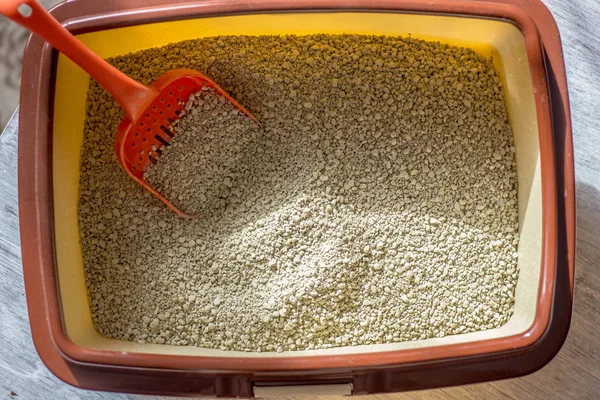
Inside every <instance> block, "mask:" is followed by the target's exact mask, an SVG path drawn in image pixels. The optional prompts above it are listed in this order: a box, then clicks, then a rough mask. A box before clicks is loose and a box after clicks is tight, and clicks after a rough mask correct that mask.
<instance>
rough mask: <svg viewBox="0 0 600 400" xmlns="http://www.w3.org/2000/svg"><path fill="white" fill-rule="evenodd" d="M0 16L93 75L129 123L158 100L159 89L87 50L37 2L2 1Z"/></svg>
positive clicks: (24, 0)
mask: <svg viewBox="0 0 600 400" xmlns="http://www.w3.org/2000/svg"><path fill="white" fill-rule="evenodd" d="M0 14H4V15H5V16H6V17H8V18H9V19H11V20H13V21H14V22H16V23H18V24H19V25H22V26H24V27H25V28H27V29H29V30H30V31H31V32H33V33H35V34H37V35H39V36H41V37H42V38H43V39H45V40H46V41H47V42H48V43H50V44H51V45H52V46H53V47H55V48H56V49H57V50H59V51H60V52H61V53H63V54H64V55H65V56H67V57H68V58H70V59H71V60H72V61H73V62H75V63H76V64H77V65H79V66H80V67H81V68H82V69H83V70H85V71H86V72H87V73H88V74H90V75H91V76H92V78H94V79H95V80H96V81H98V83H99V84H100V85H101V86H102V87H103V88H104V89H106V91H108V92H109V93H110V94H111V95H112V96H113V97H114V98H115V100H116V101H117V102H118V103H119V105H120V106H121V108H123V110H124V111H125V115H126V116H127V118H129V120H131V121H136V120H137V119H138V118H139V117H140V116H141V115H142V113H143V112H144V111H145V110H146V108H147V107H148V106H149V105H150V103H152V101H153V100H154V99H155V98H156V96H158V91H157V90H156V89H154V88H152V87H148V86H145V85H142V84H141V83H139V82H137V81H135V80H133V79H131V78H130V77H128V76H127V75H125V74H124V73H122V72H121V71H119V70H118V69H116V68H115V67H113V66H112V65H110V64H109V63H107V62H106V61H104V60H103V59H102V58H100V57H99V56H98V55H96V54H95V53H94V52H92V51H91V50H90V49H88V48H87V47H86V46H85V45H84V44H83V43H81V42H80V41H79V40H77V39H76V38H75V36H73V35H72V34H71V33H70V32H69V31H68V30H67V29H65V28H64V27H63V26H62V25H61V24H60V23H59V22H58V21H57V20H56V19H54V17H52V16H51V15H50V13H49V12H48V11H46V9H45V8H44V7H43V6H42V5H41V4H40V3H39V2H38V1H37V0H0Z"/></svg>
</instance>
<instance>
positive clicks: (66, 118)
mask: <svg viewBox="0 0 600 400" xmlns="http://www.w3.org/2000/svg"><path fill="white" fill-rule="evenodd" d="M314 33H330V34H341V33H351V34H370V35H390V36H408V35H411V36H412V37H414V38H419V39H425V40H434V41H440V42H442V43H448V44H451V45H456V46H465V47H470V48H472V49H473V50H475V51H477V52H478V53H479V54H482V55H484V56H486V57H489V56H493V58H494V64H495V66H496V68H497V70H498V71H499V72H500V76H501V79H502V83H503V86H504V92H505V96H506V102H507V108H508V113H509V119H510V123H511V126H512V129H513V135H514V140H515V147H516V149H517V151H516V157H517V176H518V185H519V192H518V201H519V225H520V227H519V232H520V235H521V236H520V245H519V260H518V266H519V270H520V273H519V279H518V283H517V287H516V292H515V310H514V314H513V316H512V318H511V319H510V321H509V322H508V323H506V324H505V325H504V326H502V327H500V328H496V329H491V330H487V331H482V332H473V333H467V334H462V335H453V336H447V337H444V338H434V339H426V340H419V341H411V342H402V343H394V344H382V345H366V346H354V347H341V348H334V349H327V350H306V351H289V352H283V353H245V352H235V351H221V350H212V349H203V348H198V347H194V346H171V345H157V344H138V343H135V342H126V341H120V340H114V339H107V338H104V337H103V336H101V335H100V334H99V333H98V332H97V331H96V330H95V329H94V326H93V323H92V317H91V313H90V310H89V306H88V299H87V291H86V287H85V279H84V269H83V262H82V255H81V245H80V239H79V228H78V206H77V205H78V200H79V192H78V191H79V166H80V151H81V147H82V144H83V124H84V119H85V101H86V94H87V89H88V85H89V79H90V78H89V75H87V74H86V73H85V72H84V71H83V70H81V69H80V68H78V67H77V66H76V65H75V64H74V63H72V62H71V61H70V60H68V59H66V58H65V57H64V56H63V55H60V56H59V59H58V67H57V74H56V91H55V100H54V130H53V148H52V151H53V166H52V167H53V170H52V176H53V185H54V221H55V235H56V258H57V265H58V280H59V285H60V296H61V304H62V313H63V319H64V324H65V328H66V332H67V335H68V337H69V338H70V339H71V340H72V341H73V342H74V343H75V344H76V345H79V346H82V347H89V348H95V349H104V350H117V351H128V352H144V353H163V354H182V355H190V356H199V355H211V356H229V357H231V356H237V357H282V356H300V355H302V356H306V355H325V354H349V353H363V352H377V351H390V350H399V349H408V348H417V347H427V346H435V345H442V344H451V343H464V342H473V341H478V340H483V339H491V338H499V337H506V336H511V335H514V334H519V333H523V332H524V331H526V330H527V329H528V328H529V327H530V326H531V324H532V323H533V320H534V316H535V311H536V305H537V304H536V302H537V293H538V289H539V277H540V269H541V264H540V263H541V237H542V200H541V176H540V163H539V141H538V126H537V116H536V109H535V102H534V93H533V86H532V81H531V75H530V70H529V64H528V58H527V53H526V50H525V41H524V38H523V35H522V33H521V31H520V30H519V29H518V28H517V27H516V26H515V25H513V24H511V23H509V22H504V21H498V20H490V19H479V18H467V17H459V16H441V15H421V14H402V13H371V12H369V13H366V12H318V13H277V14H251V15H237V16H221V17H205V18H198V19H191V20H183V21H172V22H162V23H154V24H146V25H138V26H132V27H126V28H118V29H110V30H104V31H100V32H93V33H87V34H83V35H79V36H78V38H79V39H80V40H81V41H82V42H83V43H85V44H86V45H87V46H88V47H90V48H91V49H92V50H93V51H94V52H96V53H97V54H99V55H100V56H101V57H103V58H107V57H113V56H117V55H122V54H125V53H129V52H136V51H140V50H144V49H148V48H151V47H159V46H163V45H166V44H168V43H173V42H178V41H182V40H188V39H197V38H201V37H207V36H219V35H284V34H297V35H306V34H314ZM115 162H116V160H115Z"/></svg>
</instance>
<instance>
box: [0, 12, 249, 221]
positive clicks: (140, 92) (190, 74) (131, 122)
mask: <svg viewBox="0 0 600 400" xmlns="http://www.w3.org/2000/svg"><path fill="white" fill-rule="evenodd" d="M0 13H2V14H4V15H5V16H7V17H8V18H10V19H11V20H13V21H15V22H16V23H18V24H20V25H22V26H24V27H26V28H27V29H29V30H30V31H31V32H33V33H36V34H38V35H39V36H41V37H42V38H44V39H45V40H46V41H47V42H48V43H50V44H51V45H52V46H54V47H55V48H56V49H58V50H59V51H60V52H61V53H63V54H64V55H65V56H67V57H68V58H70V59H71V60H72V61H73V62H75V63H76V64H77V65H79V66H80V67H81V68H83V69H84V70H85V71H86V72H87V73H88V74H90V75H91V76H92V77H93V78H94V79H95V80H96V81H98V83H99V84H100V85H101V86H102V87H103V88H104V89H106V91H108V92H109V93H110V94H111V95H112V96H113V97H114V98H115V100H116V101H117V102H118V103H119V105H120V106H121V108H122V109H123V111H125V118H123V121H122V122H121V124H120V125H119V128H118V131H117V135H116V138H115V150H116V152H117V159H118V160H119V162H120V163H121V166H122V167H123V168H124V169H125V171H127V173H128V174H129V175H130V176H131V177H132V178H133V179H135V180H136V181H137V182H138V183H139V184H140V185H142V186H143V187H145V188H146V189H148V191H150V192H151V193H152V194H153V195H155V196H156V197H158V198H159V199H160V200H161V201H162V202H163V203H165V204H166V205H167V206H168V207H169V208H171V209H172V210H173V211H175V212H176V213H177V214H178V215H180V216H182V217H188V218H193V217H194V215H191V214H186V213H185V212H183V211H181V210H180V209H179V208H177V207H176V206H175V205H174V204H173V203H171V202H170V201H169V200H168V199H166V198H165V197H164V196H163V195H161V194H160V193H159V192H158V191H156V189H154V188H153V187H152V186H150V184H149V183H148V182H147V181H146V180H145V179H144V171H145V170H146V168H148V166H149V165H150V163H156V160H157V158H158V157H159V156H160V154H161V153H162V150H161V149H162V148H163V146H168V145H169V142H170V141H171V139H172V138H173V136H174V132H173V131H171V129H169V128H170V127H171V125H172V123H173V122H174V121H175V120H177V118H179V116H180V115H181V112H182V110H183V108H184V105H185V103H186V102H187V101H188V98H189V96H190V95H191V94H192V93H195V92H197V91H198V90H200V89H201V88H202V87H204V86H208V87H210V88H213V89H214V90H215V91H216V92H217V93H220V94H221V95H223V96H224V97H225V98H227V100H229V101H230V102H231V103H232V104H233V105H234V106H235V107H237V108H238V109H239V110H240V111H242V112H243V113H244V114H246V115H247V116H248V117H249V118H251V119H252V120H253V121H254V122H256V123H257V124H258V121H257V120H256V118H254V116H253V115H252V114H250V112H248V110H246V109H245V108H244V107H242V106H241V105H240V104H238V103H237V102H236V101H235V100H234V99H232V98H231V96H229V95H228V94H227V93H226V92H225V91H224V90H223V89H221V88H220V87H219V86H218V85H217V84H216V83H214V82H213V81H211V80H210V79H209V78H207V77H206V76H204V75H202V74H201V73H199V72H196V71H192V70H189V69H177V70H173V71H169V72H167V73H166V74H164V75H162V76H161V77H160V78H158V79H157V80H156V81H155V82H154V83H152V85H150V86H145V85H143V84H141V83H139V82H137V81H135V80H133V79H131V78H129V77H128V76H127V75H125V74H124V73H122V72H121V71H119V70H117V69H116V68H115V67H113V66H111V65H110V64H108V63H107V62H106V61H104V60H103V59H102V58H100V57H99V56H98V55H96V54H94V53H93V52H92V51H91V50H90V49H88V48H87V47H85V46H84V45H83V43H81V42H80V41H79V40H77V39H76V38H75V37H74V36H73V35H71V33H69V31H67V30H66V29H65V28H64V27H63V26H62V25H61V24H60V23H59V22H58V21H57V20H55V19H54V18H53V17H52V16H51V15H50V14H49V13H48V12H47V11H46V10H45V9H44V7H43V6H42V5H41V4H40V3H39V2H38V1H37V0H0Z"/></svg>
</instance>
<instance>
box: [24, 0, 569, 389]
mask: <svg viewBox="0 0 600 400" xmlns="http://www.w3.org/2000/svg"><path fill="white" fill-rule="evenodd" d="M53 15H54V16H55V17H56V18H57V19H58V20H59V21H62V23H64V24H65V26H66V27H67V28H68V29H70V30H71V31H72V32H74V33H75V34H76V35H77V36H78V38H79V39H80V40H81V41H83V42H84V43H85V44H86V45H87V46H89V47H90V48H91V49H92V50H93V51H95V52H96V53H98V54H99V55H100V56H101V57H104V58H107V57H113V56H117V55H121V54H125V53H129V52H135V51H139V50H143V49H147V48H150V47H157V46H162V45H166V44H168V43H172V42H178V41H182V40H186V39H195V38H199V37H207V36H218V35H240V34H245V35H264V34H272V35H277V34H298V35H302V34H313V33H331V34H336V33H355V34H373V35H395V36H398V35H400V36H408V35H411V36H412V37H414V38H420V39H426V40H435V41H440V42H443V43H449V44H452V45H459V46H467V47H470V48H472V49H474V50H475V51H477V52H478V53H480V54H482V55H484V56H486V57H489V56H492V57H493V59H494V63H495V66H496V68H497V70H498V71H499V72H500V76H501V80H502V83H503V87H504V90H505V97H506V103H507V109H508V114H509V119H510V124H511V127H512V130H513V135H514V141H515V147H516V161H517V176H518V187H519V189H518V202H519V233H520V237H521V239H520V245H519V258H518V260H519V261H518V263H519V264H518V265H519V269H520V274H519V279H518V283H517V287H516V292H515V307H514V314H513V316H512V317H511V319H510V320H509V322H508V323H506V324H505V325H504V326H502V327H500V328H496V329H491V330H487V331H481V332H473V333H467V334H461V335H453V336H447V337H443V338H434V339H426V340H418V341H410V342H402V343H394V344H381V345H365V346H355V347H340V348H332V349H325V350H308V351H288V352H282V353H251V352H234V351H221V350H212V349H204V348H198V347H194V346H170V345H159V344H139V343H135V342H126V341H119V340H113V339H107V338H105V337H103V336H101V335H100V334H99V333H98V332H97V331H96V330H95V329H94V326H93V323H92V318H91V313H90V311H89V307H88V299H87V292H86V286H85V278H84V272H83V265H82V256H81V246H80V244H79V240H80V239H79V231H78V208H77V204H78V199H79V194H78V186H79V165H80V149H81V146H82V142H83V124H84V118H85V101H86V93H87V89H88V84H89V76H88V75H87V74H86V73H85V72H83V71H82V70H80V69H79V68H78V67H76V66H75V65H74V64H73V63H71V62H70V61H68V60H67V59H66V58H64V57H63V56H62V55H61V56H59V55H58V54H57V53H56V52H55V51H54V50H53V49H52V48H51V47H50V46H49V45H47V44H46V43H45V42H43V41H42V40H41V39H39V38H38V37H32V38H31V39H30V41H29V44H28V46H27V49H26V52H25V59H24V67H23V84H22V88H23V89H22V93H21V112H20V126H19V207H20V222H21V243H22V249H23V250H22V252H23V268H24V275H25V285H26V293H27V301H28V306H29V316H30V321H31V328H32V335H33V339H34V343H35V346H36V349H37V351H38V353H39V355H40V357H41V359H42V360H43V362H44V363H45V364H46V366H47V367H48V368H49V369H50V370H51V371H52V372H53V373H54V374H55V375H56V376H58V377H59V378H60V379H62V380H63V381H65V382H67V383H69V384H71V385H74V386H77V387H81V388H86V389H93V390H107V391H121V392H132V393H149V394H168V395H196V396H218V397H253V396H256V397H268V396H277V395H296V394H310V395H319V394H343V395H351V394H367V393H383V392H397V391H405V390H414V389H424V388H433V387H441V386H448V385H457V384H466V383H474V382H481V381H487V380H493V379H501V378H509V377H515V376H520V375H524V374H527V373H530V372H532V371H535V370H537V369H539V368H541V367H542V366H543V365H545V364H546V363H547V362H548V361H549V360H550V359H552V357H553V356H554V355H555V354H556V353H557V351H558V350H559V349H560V347H561V346H562V343H563V342H564V340H565V338H566V335H567V331H568V327H569V323H570V318H571V307H572V301H573V277H574V240H575V238H574V235H575V215H574V214H575V212H574V209H575V208H574V202H575V199H574V195H575V192H574V174H573V158H572V137H571V125H570V115H569V106H568V97H567V89H566V79H565V71H564V62H563V60H562V55H561V47H560V41H559V38H558V30H557V28H556V24H555V23H554V21H553V19H552V17H551V15H550V14H549V12H548V10H547V9H546V8H545V7H544V6H543V5H542V3H541V2H540V1H538V0H530V1H518V0H505V1H500V0H490V1H478V2H472V1H452V0H450V1H442V0H434V1H428V2H424V1H410V0H396V1H386V0H380V1H361V0H359V1H351V2H350V1H343V0H340V1H336V0H330V1H308V0H299V1H295V2H276V1H260V0H250V1H238V0H233V1H228V2H202V1H198V2H194V1H192V2H186V3H181V2H178V1H175V0H154V1H152V2H147V1H143V0H130V1H127V2H122V1H118V0H107V1H103V2H88V1H85V0H74V1H69V2H65V3H63V4H60V5H58V6H57V7H55V8H54V9H53Z"/></svg>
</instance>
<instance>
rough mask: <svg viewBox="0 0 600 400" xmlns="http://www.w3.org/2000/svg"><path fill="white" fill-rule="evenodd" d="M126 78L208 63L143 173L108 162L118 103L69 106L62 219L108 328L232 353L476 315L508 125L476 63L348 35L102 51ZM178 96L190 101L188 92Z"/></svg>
mask: <svg viewBox="0 0 600 400" xmlns="http://www.w3.org/2000/svg"><path fill="white" fill-rule="evenodd" d="M110 62H111V63H112V64H113V65H115V66H117V67H118V68H120V69H121V70H123V71H124V72H125V73H127V74H129V75H131V76H132V77H134V78H136V79H138V80H141V81H142V82H144V83H150V82H151V81H152V80H153V79H155V78H156V77H158V76H160V75H161V74H163V73H165V72H167V71H168V70H170V69H173V68H181V67H186V68H193V69H196V70H198V71H200V72H203V73H205V74H206V75H208V76H210V77H211V78H213V79H214V80H215V81H216V82H217V83H218V84H219V85H221V86H222V87H223V88H224V89H225V90H226V91H228V92H229V93H230V94H232V95H233V97H234V98H236V100H238V101H239V102H240V104H242V105H244V106H245V107H247V108H248V109H249V110H250V112H252V113H253V114H254V115H255V116H257V117H258V119H259V120H260V121H261V124H262V126H263V129H260V128H259V127H257V126H256V125H255V124H254V123H253V122H252V121H251V120H250V119H248V118H246V117H244V116H242V115H241V114H240V113H239V112H238V111H236V110H234V108H233V107H232V106H231V105H230V104H229V103H228V102H225V101H223V99H222V98H220V97H219V96H217V95H215V94H214V93H213V92H211V91H202V92H199V93H197V94H196V95H195V96H193V98H191V99H190V105H189V107H187V108H188V109H189V110H190V111H189V112H188V113H187V115H186V116H184V117H183V118H182V119H181V120H180V122H179V124H178V125H177V126H176V127H175V129H176V130H177V135H176V136H175V139H174V140H173V142H172V143H173V145H172V146H169V147H167V149H166V150H165V152H164V154H163V155H162V156H161V158H160V159H159V162H158V163H157V164H156V166H154V167H153V168H151V169H150V170H149V171H148V175H147V177H148V179H149V180H150V181H151V182H152V183H153V184H154V185H156V186H157V187H160V189H161V190H162V191H163V192H164V194H166V195H168V197H169V198H171V200H173V201H174V202H176V203H177V204H178V205H180V206H182V207H184V209H185V210H186V211H193V212H197V213H198V214H199V216H200V217H199V218H198V219H193V220H190V219H184V218H180V217H177V216H176V214H174V213H173V212H172V211H170V210H169V209H168V208H166V207H164V205H163V204H162V203H160V201H158V200H157V199H155V198H153V197H152V196H151V195H150V194H149V193H147V192H146V191H144V190H143V189H142V188H141V186H139V185H138V184H136V183H135V182H134V181H133V180H131V179H130V178H129V177H128V176H127V174H126V173H125V172H124V171H122V170H121V169H120V167H119V165H118V163H117V161H116V160H115V157H114V151H113V145H112V143H113V139H114V134H115V132H116V128H117V125H118V123H119V121H120V120H121V117H122V112H121V110H120V109H119V107H118V106H117V104H116V103H115V102H114V101H113V100H112V98H111V97H110V96H109V95H108V94H107V93H106V92H105V91H103V90H102V89H101V88H100V87H99V86H98V85H97V83H95V82H92V83H91V86H90V90H89V98H88V104H87V119H86V124H85V141H84V146H83V154H82V166H81V189H80V203H79V211H80V218H79V223H80V229H81V241H82V248H83V258H84V267H85V273H86V285H87V288H88V293H89V302H90V307H91V312H92V316H93V321H94V323H95V326H96V328H97V329H98V331H99V332H100V333H101V334H102V335H104V336H106V337H109V338H115V339H122V340H130V341H137V342H139V343H161V344H172V345H195V346H200V347H205V348H211V349H222V350H238V351H260V352H265V351H278V352H281V351H288V350H306V349H325V348H332V347H339V346H351V345H364V344H378V343H392V342H402V341H410V340H419V339H426V338H434V337H444V336H447V335H455V334H461V333H467V332H474V331H480V330H486V329H492V328H496V327H499V326H502V325H503V324H505V323H506V322H507V321H508V319H509V318H510V317H511V315H512V312H513V305H514V289H515V285H516V281H517V276H518V269H517V253H516V251H517V244H518V233H517V232H518V212H517V180H516V165H515V159H514V151H515V149H514V147H513V143H512V134H511V129H510V126H509V124H508V120H507V114H506V110H505V105H504V99H503V92H502V87H501V83H500V80H499V78H498V75H497V73H496V71H495V70H494V68H493V65H492V62H491V61H490V60H488V59H485V58H483V57H481V56H479V55H477V54H476V53H475V52H473V51H472V50H469V49H466V48H458V47H452V46H448V45H444V44H440V43H435V42H426V41H421V40H415V39H412V38H410V37H409V38H399V37H381V36H377V37H376V36H364V35H310V36H260V37H251V36H227V37H214V38H204V39H199V40H193V41H186V42H180V43H176V44H171V45H168V46H165V47H161V48H155V49H150V50H145V51H141V52H138V53H135V54H128V55H125V56H121V57H117V58H114V59H111V60H110ZM192 106H193V107H192Z"/></svg>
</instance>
